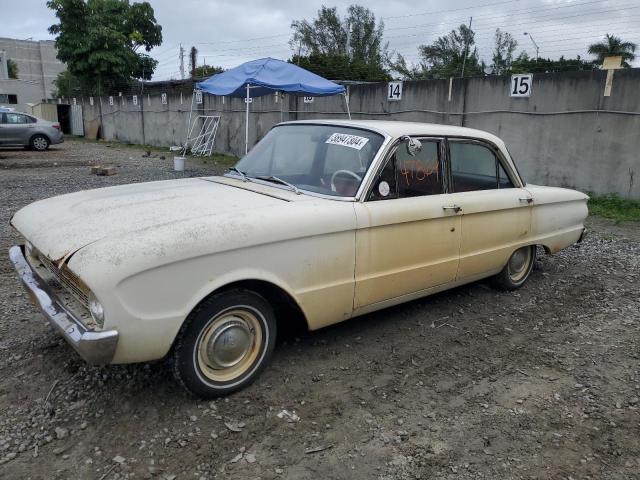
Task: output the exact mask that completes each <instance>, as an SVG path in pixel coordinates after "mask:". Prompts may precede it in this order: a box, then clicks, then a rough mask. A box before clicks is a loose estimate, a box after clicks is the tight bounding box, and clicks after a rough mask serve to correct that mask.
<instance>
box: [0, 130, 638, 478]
mask: <svg viewBox="0 0 640 480" xmlns="http://www.w3.org/2000/svg"><path fill="white" fill-rule="evenodd" d="M143 155H146V154H145V152H144V151H143V150H140V149H135V148H130V147H125V146H105V145H104V144H96V143H87V142H80V141H67V143H65V144H63V145H62V146H58V147H53V148H52V149H51V151H49V152H45V153H34V152H29V151H22V150H0V250H1V251H2V252H5V253H2V255H0V478H3V479H5V478H6V479H28V478H31V479H45V478H46V479H68V478H82V479H85V478H86V479H99V480H107V479H109V480H114V479H123V478H132V479H133V478H158V479H174V478H177V479H209V478H224V479H279V478H291V479H314V480H315V479H372V478H373V479H405V478H406V479H410V478H416V479H428V478H429V479H431V478H436V479H508V478H509V479H511V478H513V479H517V478H527V479H528V478H536V479H537V478H540V479H543V478H544V479H575V480H578V479H640V410H639V409H640V403H639V399H638V397H640V225H639V224H627V225H615V224H613V223H612V222H609V221H605V220H601V219H590V229H591V230H592V233H591V235H590V236H589V237H588V238H587V240H586V241H585V242H584V243H583V244H581V245H580V246H576V247H572V248H569V249H567V250H565V251H563V252H561V253H559V254H556V255H554V256H545V255H540V256H539V259H538V261H537V262H536V268H535V270H534V272H533V274H532V277H531V279H530V282H529V283H528V284H527V285H526V286H525V287H524V288H523V289H521V290H519V291H517V292H515V293H504V292H498V291H495V290H493V289H491V288H490V287H489V286H488V284H487V283H486V282H479V283H474V284H472V285H468V286H464V287H461V288H457V289H455V290H451V291H448V292H445V293H441V294H438V295H435V296H432V297H429V298H425V299H422V300H418V301H414V302H411V303H408V304H404V305H401V306H398V307H394V308H390V309H387V310H384V311H381V312H377V313H374V314H371V315H367V316H364V317H361V318H358V319H354V320H351V321H348V322H346V323H343V324H339V325H336V326H333V327H330V328H326V329H324V330H320V331H317V332H312V333H303V334H299V335H298V336H295V335H287V336H285V337H286V338H285V339H284V340H281V341H280V342H279V344H278V346H277V347H276V352H275V355H274V359H273V362H272V364H271V366H270V368H268V369H267V371H266V372H265V373H264V374H263V375H262V377H260V379H259V380H258V381H257V382H256V383H255V384H254V385H252V386H251V387H249V388H248V389H246V390H244V391H242V392H239V393H237V394H235V395H233V396H231V397H228V398H226V399H221V400H217V401H215V402H203V401H198V400H194V399H192V398H189V397H187V396H186V395H185V394H184V393H183V392H182V391H181V390H180V388H179V387H178V386H177V385H176V384H175V383H174V381H173V379H172V377H171V372H170V370H169V368H168V367H167V365H166V364H165V363H163V362H157V363H153V364H142V365H129V366H108V367H101V368H100V367H91V366H87V365H85V364H84V363H83V362H82V361H81V360H80V359H79V357H78V356H77V355H76V354H75V353H74V352H73V351H72V350H71V349H70V347H68V346H67V345H66V344H65V343H64V341H62V340H61V339H60V338H59V337H58V336H57V335H56V334H54V333H53V331H52V330H51V328H50V327H49V326H48V325H46V323H45V321H44V319H43V317H42V316H41V315H40V314H39V313H38V312H37V311H36V309H35V308H34V307H33V306H32V304H31V303H30V301H29V299H28V297H27V295H26V293H25V292H24V291H23V289H22V287H21V286H20V284H19V282H18V279H17V277H16V275H15V273H14V272H13V270H12V267H11V266H10V264H9V261H8V259H7V255H6V251H7V248H8V247H9V246H10V245H12V244H15V243H16V242H19V241H20V239H19V238H18V236H17V235H16V233H15V232H14V231H13V230H12V229H11V228H10V227H9V225H8V221H9V218H10V217H11V215H12V214H13V213H14V212H15V211H16V210H17V209H19V208H20V207H22V206H24V205H26V204H28V203H30V202H32V201H34V200H37V199H40V198H45V197H49V196H52V195H57V194H62V193H66V192H71V191H75V190H80V189H87V188H96V187H102V186H107V185H114V184H122V183H129V182H140V181H147V180H160V179H167V178H179V177H182V176H185V175H186V176H195V175H202V174H211V173H213V172H218V171H220V169H221V167H216V166H212V165H211V164H202V163H200V164H198V165H195V166H194V165H193V164H191V165H189V164H188V170H187V172H186V173H184V174H181V173H180V174H179V173H174V172H173V171H172V170H171V167H172V165H171V161H170V160H169V159H170V158H171V156H170V155H169V154H168V153H166V154H165V153H161V152H152V154H151V156H150V157H143ZM160 155H166V159H164V160H163V159H161V158H160ZM96 163H99V164H106V165H114V166H116V167H117V172H118V173H117V175H114V176H112V177H97V176H95V175H91V174H90V173H89V165H92V164H96ZM283 410H287V411H289V412H291V413H292V415H293V414H295V416H294V417H293V418H288V419H287V417H286V416H284V418H280V417H279V416H278V414H279V413H280V412H282V411H283ZM295 418H298V419H297V420H295Z"/></svg>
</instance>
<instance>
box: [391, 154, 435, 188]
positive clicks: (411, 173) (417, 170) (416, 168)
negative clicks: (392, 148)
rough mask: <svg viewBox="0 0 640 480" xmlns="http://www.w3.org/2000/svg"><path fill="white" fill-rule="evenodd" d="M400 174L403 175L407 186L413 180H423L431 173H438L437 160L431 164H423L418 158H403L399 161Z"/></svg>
mask: <svg viewBox="0 0 640 480" xmlns="http://www.w3.org/2000/svg"><path fill="white" fill-rule="evenodd" d="M400 175H402V176H403V177H404V180H405V182H406V184H407V187H408V186H410V185H411V182H413V181H414V180H416V181H418V182H422V181H424V180H425V179H426V178H427V177H430V176H431V175H436V176H437V175H438V162H437V161H436V162H435V163H434V164H433V165H425V164H424V163H422V162H421V161H420V160H415V159H412V160H404V161H402V162H400Z"/></svg>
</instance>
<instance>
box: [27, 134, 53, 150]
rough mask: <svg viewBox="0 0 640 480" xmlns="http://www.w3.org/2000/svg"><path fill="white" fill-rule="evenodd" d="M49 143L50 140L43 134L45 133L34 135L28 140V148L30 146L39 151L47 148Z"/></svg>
mask: <svg viewBox="0 0 640 480" xmlns="http://www.w3.org/2000/svg"><path fill="white" fill-rule="evenodd" d="M50 144H51V142H50V141H49V139H48V138H47V137H46V136H45V135H40V134H37V135H34V136H33V137H31V140H29V148H31V149H32V150H37V151H39V152H44V151H45V150H46V149H47V148H49V145H50Z"/></svg>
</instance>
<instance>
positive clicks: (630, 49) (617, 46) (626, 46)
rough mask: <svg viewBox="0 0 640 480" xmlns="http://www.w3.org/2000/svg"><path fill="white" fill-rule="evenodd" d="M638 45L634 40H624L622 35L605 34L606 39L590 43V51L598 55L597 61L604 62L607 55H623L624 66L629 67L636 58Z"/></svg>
mask: <svg viewBox="0 0 640 480" xmlns="http://www.w3.org/2000/svg"><path fill="white" fill-rule="evenodd" d="M636 47H637V45H636V44H635V43H633V42H623V41H622V39H621V38H620V37H616V36H615V35H609V34H608V33H607V34H606V35H605V36H604V41H603V42H599V43H594V44H591V45H589V53H590V54H591V55H595V56H596V57H597V61H598V62H599V63H602V62H603V61H604V58H605V57H614V56H621V57H622V66H623V67H625V68H629V67H630V66H631V65H629V63H628V62H632V61H633V60H635V58H636V56H635V53H634V52H635V51H636Z"/></svg>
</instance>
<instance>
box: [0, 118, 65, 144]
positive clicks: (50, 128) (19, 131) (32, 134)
mask: <svg viewBox="0 0 640 480" xmlns="http://www.w3.org/2000/svg"><path fill="white" fill-rule="evenodd" d="M62 142H64V135H63V134H62V130H61V129H60V124H59V123H57V122H49V121H47V120H43V119H41V118H37V117H34V116H32V115H27V114H26V113H19V112H11V111H6V110H5V109H3V111H0V146H2V147H28V148H32V149H34V150H41V151H42V150H46V149H47V148H49V145H55V144H57V143H62Z"/></svg>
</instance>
